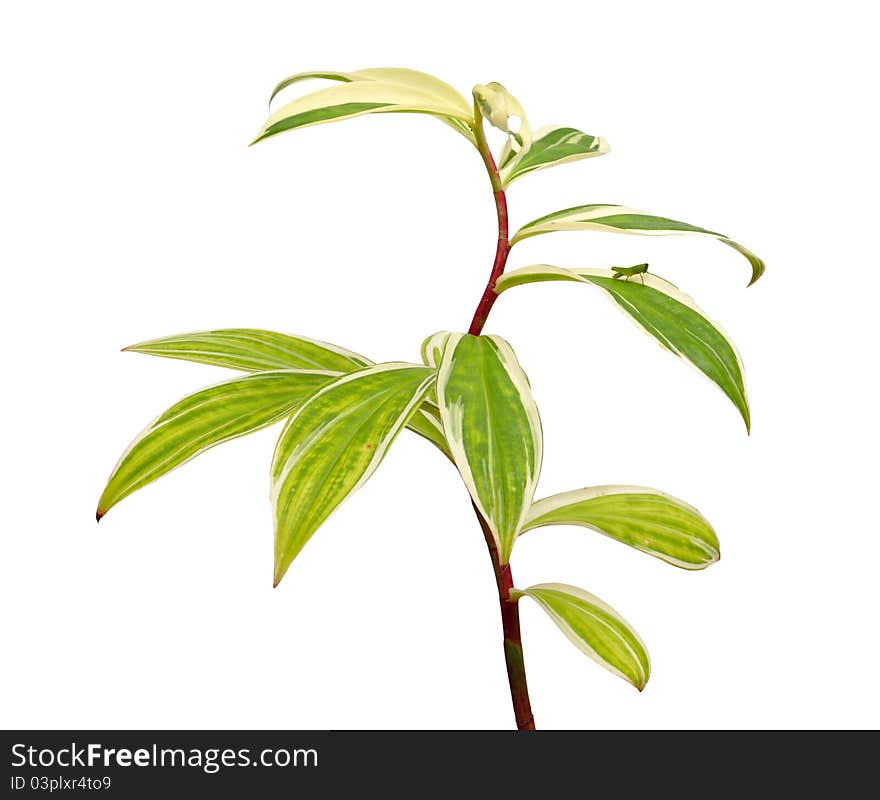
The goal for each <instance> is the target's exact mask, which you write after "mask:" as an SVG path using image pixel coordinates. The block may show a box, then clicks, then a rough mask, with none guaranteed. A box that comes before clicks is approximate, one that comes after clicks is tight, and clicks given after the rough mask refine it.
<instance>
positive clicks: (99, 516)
mask: <svg viewBox="0 0 880 800" xmlns="http://www.w3.org/2000/svg"><path fill="white" fill-rule="evenodd" d="M106 513H107V512H106V511H101V509H100V508H99V509H98V510H97V511H96V512H95V522H100V521H101V519H102V517H103V516H104V514H106Z"/></svg>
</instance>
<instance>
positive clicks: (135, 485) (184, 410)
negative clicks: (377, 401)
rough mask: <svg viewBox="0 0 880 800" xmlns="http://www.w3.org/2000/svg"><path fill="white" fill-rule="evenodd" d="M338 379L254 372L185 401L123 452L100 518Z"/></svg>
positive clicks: (309, 372) (319, 374)
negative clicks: (218, 446)
mask: <svg viewBox="0 0 880 800" xmlns="http://www.w3.org/2000/svg"><path fill="white" fill-rule="evenodd" d="M334 378H335V376H334V374H333V373H330V372H322V371H315V370H275V371H271V372H255V373H253V374H252V375H246V376H244V377H242V378H234V379H233V380H230V381H225V382H224V383H220V384H217V385H216V386H209V387H208V388H207V389H202V390H200V391H198V392H195V393H193V394H191V395H188V396H187V397H184V398H183V400H180V401H179V402H177V403H175V404H174V405H173V406H171V408H169V409H168V410H167V411H166V412H165V413H164V414H162V415H161V416H159V417H157V418H156V419H155V420H153V422H151V423H150V424H149V425H148V426H147V427H146V428H145V429H144V430H143V431H141V433H140V434H139V435H138V436H137V437H136V438H135V440H134V441H133V442H132V443H131V444H130V445H129V446H128V449H127V450H126V451H125V453H123V455H122V457H121V458H120V459H119V463H118V464H117V465H116V467H115V468H114V469H113V473H112V474H111V476H110V479H109V480H108V481H107V486H106V488H105V489H104V492H103V494H102V495H101V499H100V500H99V501H98V513H97V517H98V519H100V518H101V517H102V516H103V515H104V514H106V513H107V511H109V510H110V508H112V507H113V506H114V505H116V503H118V502H119V501H120V500H122V499H123V498H125V497H128V495H130V494H131V493H132V492H134V491H136V490H137V489H140V488H141V487H143V486H146V485H147V484H148V483H151V482H152V481H154V480H156V478H159V477H161V476H162V475H164V474H166V473H167V472H170V471H171V470H172V469H175V468H176V467H179V466H180V465H181V464H184V463H186V462H187V461H189V460H190V459H192V458H195V457H196V456H197V455H199V453H203V452H204V451H205V450H208V449H209V448H211V447H214V446H215V445H218V444H221V443H222V442H228V441H229V440H230V439H235V438H236V437H238V436H244V435H245V434H247V433H252V432H253V431H257V430H259V429H260V428H264V427H266V426H267V425H271V424H272V423H273V422H277V421H278V420H280V419H282V418H283V417H285V416H287V415H288V414H289V413H290V412H291V411H292V410H293V409H294V408H295V407H296V406H298V405H299V404H300V403H302V402H303V401H304V400H305V399H306V398H308V397H310V396H311V395H313V394H314V393H315V392H317V391H318V390H319V389H320V388H321V387H322V386H325V385H326V384H328V383H329V382H331V381H332V380H334Z"/></svg>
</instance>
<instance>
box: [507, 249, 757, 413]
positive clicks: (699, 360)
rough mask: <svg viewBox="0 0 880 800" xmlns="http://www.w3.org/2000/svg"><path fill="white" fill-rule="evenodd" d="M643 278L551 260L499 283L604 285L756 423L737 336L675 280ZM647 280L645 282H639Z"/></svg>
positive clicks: (647, 328) (630, 313)
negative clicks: (625, 277)
mask: <svg viewBox="0 0 880 800" xmlns="http://www.w3.org/2000/svg"><path fill="white" fill-rule="evenodd" d="M639 279H640V280H630V281H627V280H615V273H614V272H613V271H612V270H600V269H563V268H562V267H553V266H550V265H548V264H535V265H532V266H530V267H522V268H521V269H516V270H513V271H511V272H508V273H507V274H505V275H503V276H502V277H501V278H500V279H499V280H498V282H497V283H496V285H495V291H496V292H498V293H501V292H503V291H505V290H507V289H510V288H512V287H514V286H520V285H522V284H526V283H536V282H540V281H574V282H577V283H587V284H592V285H594V286H598V287H599V288H600V289H603V290H604V291H605V292H606V293H607V294H608V296H609V297H611V299H612V300H614V302H615V303H616V304H617V306H618V307H619V308H620V309H621V310H622V311H624V312H625V313H626V314H627V315H628V316H629V317H630V319H632V320H633V322H635V323H636V324H637V325H638V326H639V327H641V328H642V329H643V330H644V331H645V332H646V333H648V334H650V335H651V336H652V337H653V338H654V339H656V340H657V341H658V342H659V343H660V344H661V345H662V346H663V347H664V348H666V349H667V350H669V351H670V352H672V353H674V354H675V355H677V356H680V357H681V358H683V359H685V360H686V361H688V362H690V363H691V364H693V365H694V366H695V367H696V368H697V369H698V370H699V371H700V372H702V373H703V374H704V375H705V376H706V377H707V378H709V380H711V381H712V382H713V383H715V384H716V385H717V386H718V387H719V388H720V389H721V391H723V392H724V394H726V395H727V397H728V398H730V401H731V402H732V403H733V404H734V406H736V408H737V410H738V411H739V413H740V415H741V416H742V418H743V422H745V425H746V430H748V429H749V428H750V426H751V416H750V413H749V402H748V398H747V397H746V389H745V381H744V378H743V369H742V363H741V362H740V358H739V355H738V353H737V351H736V348H735V347H734V346H733V342H731V340H730V339H729V338H728V337H727V335H726V334H725V333H724V331H723V330H722V329H721V327H720V326H719V325H718V323H717V322H713V321H712V320H711V319H709V317H707V316H706V315H705V313H704V312H703V311H701V310H700V309H699V308H698V307H697V305H696V304H695V303H694V301H693V300H692V299H691V298H690V297H689V296H688V295H686V294H684V293H683V292H680V291H678V289H676V288H675V287H674V286H673V285H672V284H671V283H669V282H668V281H665V280H663V279H662V278H658V277H657V276H656V275H651V274H650V273H644V274H642V275H639ZM641 280H644V285H643V284H642V283H641V282H640V281H641Z"/></svg>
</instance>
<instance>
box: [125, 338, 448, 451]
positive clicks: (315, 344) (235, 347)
mask: <svg viewBox="0 0 880 800" xmlns="http://www.w3.org/2000/svg"><path fill="white" fill-rule="evenodd" d="M125 350H127V351H131V352H133V353H146V354H148V355H153V356H164V357H165V358H178V359H183V360H185V361H195V362H197V363H200V364H211V365H213V366H217V367H228V368H229V369H240V370H244V371H247V372H256V371H260V370H266V369H322V370H329V371H331V372H333V373H335V374H336V375H337V376H338V375H343V374H345V373H348V372H352V371H354V370H358V369H363V368H364V367H369V366H372V365H373V363H374V362H373V361H370V359H368V358H366V357H365V356H362V355H358V354H357V353H353V352H352V351H351V350H346V349H345V348H342V347H337V346H336V345H334V344H329V343H328V342H321V341H318V340H316V339H307V338H306V337H304V336H291V335H288V334H285V333H276V332H274V331H264V330H256V329H254V328H225V329H222V330H215V331H198V332H196V333H184V334H180V335H179V336H166V337H164V338H161V339H152V340H151V341H149V342H142V343H141V344H135V345H132V346H131V347H126V348H125ZM407 427H408V428H409V429H410V430H412V431H414V432H415V433H417V434H419V435H420V436H422V437H424V438H425V439H427V440H428V441H430V442H432V443H433V444H435V445H436V446H437V447H438V448H439V449H440V451H441V452H442V453H443V454H444V455H445V456H447V457H449V448H448V447H447V446H446V442H445V440H444V438H443V429H442V426H441V425H440V412H439V410H438V409H437V405H436V403H431V402H430V401H427V400H426V401H425V402H424V403H423V404H422V405H421V406H420V407H419V410H418V411H417V412H416V414H415V415H414V416H413V418H412V419H411V420H410V421H409V423H408V425H407Z"/></svg>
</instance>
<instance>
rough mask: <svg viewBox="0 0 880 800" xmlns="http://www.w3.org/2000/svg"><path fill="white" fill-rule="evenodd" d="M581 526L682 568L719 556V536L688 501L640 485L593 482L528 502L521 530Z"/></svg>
mask: <svg viewBox="0 0 880 800" xmlns="http://www.w3.org/2000/svg"><path fill="white" fill-rule="evenodd" d="M545 525H580V526H582V527H584V528H590V529H592V530H594V531H598V532H599V533H603V534H605V535H606V536H610V537H611V538H612V539H616V540H617V541H619V542H623V543H624V544H628V545H629V546H630V547H634V548H635V549H636V550H641V551H642V552H643V553H648V554H649V555H652V556H655V557H656V558H659V559H661V560H663V561H665V562H667V563H668V564H672V565H674V566H676V567H681V568H682V569H691V570H694V569H705V568H706V567H708V566H709V565H710V564H714V563H715V562H716V561H717V560H718V559H719V557H720V553H719V546H718V537H717V536H716V535H715V531H714V530H712V526H711V525H710V524H709V523H708V521H707V520H706V518H705V517H704V516H703V515H702V514H700V512H699V511H697V509H695V508H693V507H692V506H689V505H688V504H687V503H685V502H683V501H681V500H679V499H677V498H675V497H670V496H669V495H668V494H664V493H662V492H658V491H657V490H656V489H647V488H645V487H643V486H594V487H590V488H586V489H575V490H574V491H572V492H563V493H562V494H554V495H552V496H551V497H545V498H544V499H542V500H538V501H536V502H535V503H533V504H532V507H531V508H530V509H529V513H528V516H527V517H526V521H525V525H524V526H523V529H522V532H523V533H525V531H530V530H532V529H534V528H540V527H543V526H545Z"/></svg>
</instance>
